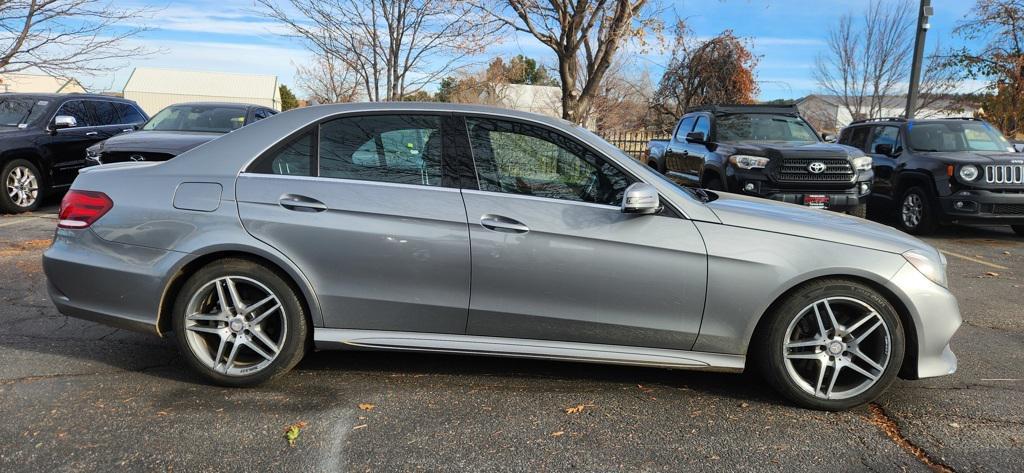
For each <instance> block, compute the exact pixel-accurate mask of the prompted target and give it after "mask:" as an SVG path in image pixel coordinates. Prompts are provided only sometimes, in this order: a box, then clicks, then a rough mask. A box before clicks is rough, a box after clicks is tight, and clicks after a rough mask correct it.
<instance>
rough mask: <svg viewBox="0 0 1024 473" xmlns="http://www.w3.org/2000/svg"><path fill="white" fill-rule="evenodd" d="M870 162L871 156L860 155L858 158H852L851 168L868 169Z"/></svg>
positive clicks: (869, 168)
mask: <svg viewBox="0 0 1024 473" xmlns="http://www.w3.org/2000/svg"><path fill="white" fill-rule="evenodd" d="M871 163H872V160H871V156H861V157H859V158H853V168H854V169H856V170H858V171H870V170H871Z"/></svg>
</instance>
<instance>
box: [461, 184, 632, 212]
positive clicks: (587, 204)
mask: <svg viewBox="0 0 1024 473" xmlns="http://www.w3.org/2000/svg"><path fill="white" fill-rule="evenodd" d="M462 192H463V193H466V194H477V195H493V196H502V197H512V198H516V199H523V200H533V201H537V202H557V203H563V204H572V205H580V206H584V207H593V208H596V209H608V210H615V211H616V212H619V211H621V210H622V207H619V206H617V205H607V204H595V203H593V202H583V201H580V200H567V199H557V198H554V197H537V196H535V195H525V194H512V193H509V192H496V191H485V190H477V189H462Z"/></svg>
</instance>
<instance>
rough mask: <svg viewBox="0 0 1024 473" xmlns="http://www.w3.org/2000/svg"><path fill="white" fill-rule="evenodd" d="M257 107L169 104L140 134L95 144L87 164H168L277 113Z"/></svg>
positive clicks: (244, 105)
mask: <svg viewBox="0 0 1024 473" xmlns="http://www.w3.org/2000/svg"><path fill="white" fill-rule="evenodd" d="M276 113H277V111H276V110H273V109H270V108H267V107H262V106H259V105H249V104H237V103H212V102H194V103H183V104H177V105H171V106H170V107H167V108H165V109H163V110H161V111H160V112H159V113H157V114H156V115H154V116H153V118H151V119H150V120H149V121H148V122H146V124H145V125H143V126H142V128H141V129H140V131H137V132H135V133H128V134H125V135H122V136H117V137H114V138H111V139H109V140H106V141H103V142H101V143H97V144H96V145H94V146H92V147H90V148H89V149H88V150H87V151H86V155H87V158H86V159H87V160H88V161H89V164H90V165H95V164H109V163H118V162H124V161H167V160H168V159H171V158H173V157H175V156H177V155H179V154H181V153H184V152H185V151H188V150H190V149H192V148H195V147H196V146H199V145H201V144H203V143H206V142H208V141H210V140H212V139H214V138H217V137H219V136H221V135H224V134H226V133H230V132H232V131H234V130H237V129H239V128H241V127H243V126H245V125H249V124H251V123H254V122H256V121H259V120H262V119H264V118H267V117H269V116H272V115H274V114H276Z"/></svg>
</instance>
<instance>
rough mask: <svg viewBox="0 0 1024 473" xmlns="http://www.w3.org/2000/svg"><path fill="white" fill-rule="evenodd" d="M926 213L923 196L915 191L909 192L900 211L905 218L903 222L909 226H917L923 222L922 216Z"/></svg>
mask: <svg viewBox="0 0 1024 473" xmlns="http://www.w3.org/2000/svg"><path fill="white" fill-rule="evenodd" d="M923 215H924V201H923V200H921V196H920V195H918V194H915V193H910V194H907V196H906V197H904V198H903V207H902V209H901V212H900V216H901V217H902V218H903V224H904V225H906V226H907V228H916V227H917V226H918V225H920V224H921V218H922V217H923Z"/></svg>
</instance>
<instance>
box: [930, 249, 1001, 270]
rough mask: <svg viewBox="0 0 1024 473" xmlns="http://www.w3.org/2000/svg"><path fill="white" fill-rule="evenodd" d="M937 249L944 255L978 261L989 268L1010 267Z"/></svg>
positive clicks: (973, 261)
mask: <svg viewBox="0 0 1024 473" xmlns="http://www.w3.org/2000/svg"><path fill="white" fill-rule="evenodd" d="M939 251H941V252H942V254H944V255H946V256H955V257H957V258H960V259H963V260H967V261H970V262H972V263H978V264H981V265H985V266H988V267H990V268H996V269H1002V270H1009V269H1010V268H1007V267H1006V266H1000V265H998V264H995V263H989V262H988V261H984V260H980V259H978V258H971V257H970V256H965V255H961V254H959V253H953V252H952V251H946V250H939Z"/></svg>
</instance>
